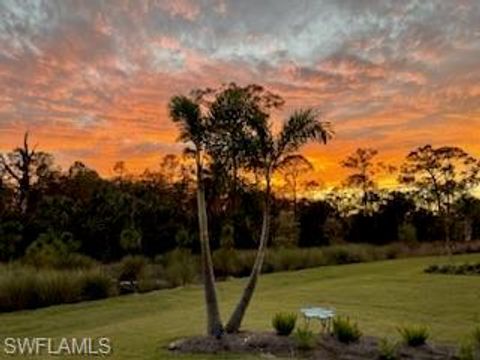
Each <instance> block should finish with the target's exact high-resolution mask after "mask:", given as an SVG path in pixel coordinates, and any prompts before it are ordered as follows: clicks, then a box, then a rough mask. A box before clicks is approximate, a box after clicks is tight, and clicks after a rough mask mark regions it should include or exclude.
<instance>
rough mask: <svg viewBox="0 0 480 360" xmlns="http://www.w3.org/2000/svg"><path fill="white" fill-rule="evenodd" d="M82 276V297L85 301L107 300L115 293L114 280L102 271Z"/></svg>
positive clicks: (85, 273) (84, 273) (86, 273)
mask: <svg viewBox="0 0 480 360" xmlns="http://www.w3.org/2000/svg"><path fill="white" fill-rule="evenodd" d="M80 276H81V296H82V299H84V300H97V299H104V298H107V297H109V296H111V295H113V294H114V293H115V286H114V282H113V281H112V279H111V278H110V277H109V276H107V275H106V274H105V273H103V272H101V271H88V272H83V273H81V274H80Z"/></svg>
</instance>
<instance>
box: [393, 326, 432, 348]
mask: <svg viewBox="0 0 480 360" xmlns="http://www.w3.org/2000/svg"><path fill="white" fill-rule="evenodd" d="M398 332H399V333H400V335H401V336H402V339H403V341H404V342H405V344H407V345H408V346H413V347H415V346H420V345H423V344H425V342H426V341H427V339H428V337H429V335H430V334H429V331H428V328H427V327H426V326H410V327H403V328H400V329H398Z"/></svg>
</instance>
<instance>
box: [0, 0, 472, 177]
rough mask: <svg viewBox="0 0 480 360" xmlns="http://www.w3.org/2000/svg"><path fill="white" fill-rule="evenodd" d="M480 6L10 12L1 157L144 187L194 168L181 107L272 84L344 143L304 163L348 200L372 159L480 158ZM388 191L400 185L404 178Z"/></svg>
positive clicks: (7, 7) (160, 5)
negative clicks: (31, 147) (182, 137)
mask: <svg viewBox="0 0 480 360" xmlns="http://www.w3.org/2000/svg"><path fill="white" fill-rule="evenodd" d="M479 68H480V4H479V3H478V2H476V1H474V0H471V1H467V0H462V1H457V2H436V1H433V0H430V1H429V0H426V1H422V2H417V1H406V2H402V3H401V4H400V2H395V1H377V0H365V1H355V0H347V1H344V2H341V5H340V2H336V1H333V0H323V1H299V2H298V3H295V6H292V2H289V1H281V0H279V1H262V2H257V1H255V2H254V1H226V0H225V1H224V0H210V1H208V0H205V1H201V2H199V1H190V0H181V1H175V2H174V1H143V2H130V1H105V2H99V1H98V2H93V1H92V2H79V1H45V2H39V1H26V2H22V3H20V2H15V1H2V2H1V3H0V87H1V89H2V91H1V93H0V152H6V151H10V150H11V149H12V148H14V147H16V146H18V145H19V144H20V143H21V141H22V136H23V133H24V132H25V131H26V130H28V131H30V133H31V141H32V143H38V144H39V148H40V149H42V150H44V151H47V152H50V153H52V154H53V155H54V156H55V158H56V160H57V163H58V164H60V165H61V166H62V167H63V168H66V167H68V166H69V165H70V164H71V163H72V162H73V161H74V160H80V161H83V162H85V163H86V164H87V165H88V166H90V167H92V168H95V169H96V170H97V171H99V172H100V173H101V174H102V175H104V176H110V175H112V174H113V171H112V168H113V165H114V163H115V162H117V161H119V160H123V161H125V162H126V166H127V169H128V170H130V171H131V172H133V173H139V172H141V171H143V170H144V169H145V168H156V167H157V166H158V163H159V162H160V159H161V157H162V156H163V155H165V154H167V153H177V154H178V153H180V151H181V149H182V148H183V145H182V144H180V143H177V142H176V130H175V126H174V124H173V123H172V122H171V121H170V120H169V119H168V116H167V109H166V104H167V102H168V99H169V98H170V97H171V96H173V95H175V94H181V93H183V94H185V93H188V92H189V91H190V90H191V89H194V88H203V87H207V86H208V87H216V86H219V85H221V84H222V83H227V82H230V81H235V82H237V83H239V84H248V83H259V84H260V85H263V86H265V87H267V88H268V89H269V90H271V91H274V92H277V93H278V94H280V95H281V96H283V97H284V99H285V100H286V106H285V109H284V112H282V113H280V114H276V116H277V117H278V118H279V119H280V118H282V117H285V116H287V115H288V114H289V113H290V112H291V111H292V109H294V108H297V107H303V106H313V107H316V108H318V109H319V110H320V111H321V112H322V113H323V114H324V118H325V119H326V120H328V121H331V122H332V124H333V126H334V130H335V133H336V136H335V138H334V139H333V141H332V142H331V143H330V144H328V145H327V146H323V145H318V144H310V145H308V146H306V147H305V148H304V149H303V151H302V152H303V154H304V155H305V156H307V157H308V158H309V159H310V161H312V163H313V164H314V166H315V169H316V170H315V172H314V173H313V174H311V175H309V178H312V179H322V180H323V181H324V182H326V183H327V184H328V186H333V185H336V184H338V183H339V182H340V181H341V180H342V179H343V178H344V176H345V175H346V171H345V170H343V169H342V168H341V166H340V165H339V161H340V160H341V159H343V158H345V156H347V155H348V154H349V153H351V152H352V151H354V150H355V149H356V148H358V147H374V148H376V149H378V150H379V156H378V159H379V160H381V161H383V162H386V163H389V164H393V165H399V164H400V163H401V161H402V160H403V158H404V157H405V155H406V154H407V153H408V152H409V151H410V150H412V149H413V148H416V147H418V146H421V145H424V144H427V143H430V144H432V145H434V146H440V145H452V146H460V147H462V148H463V149H465V150H466V151H467V152H469V153H470V154H472V155H474V156H476V157H480V142H479V141H478V137H479V135H480V131H479V129H480V85H479V84H480V72H479V71H478V69H479ZM382 184H394V182H392V181H390V180H389V178H384V179H382Z"/></svg>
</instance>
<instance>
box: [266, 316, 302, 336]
mask: <svg viewBox="0 0 480 360" xmlns="http://www.w3.org/2000/svg"><path fill="white" fill-rule="evenodd" d="M296 322H297V314H295V313H285V312H279V313H276V314H275V316H274V317H273V319H272V326H273V328H274V329H275V331H276V332H277V335H280V336H288V335H290V334H291V333H292V331H293V329H294V328H295V323H296Z"/></svg>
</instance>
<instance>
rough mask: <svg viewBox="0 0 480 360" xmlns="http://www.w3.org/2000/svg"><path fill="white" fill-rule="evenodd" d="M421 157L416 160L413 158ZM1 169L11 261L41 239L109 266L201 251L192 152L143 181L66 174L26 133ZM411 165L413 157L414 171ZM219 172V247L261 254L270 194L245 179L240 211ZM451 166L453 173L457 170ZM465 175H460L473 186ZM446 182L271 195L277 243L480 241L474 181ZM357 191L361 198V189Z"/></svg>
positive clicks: (214, 221)
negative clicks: (316, 195) (134, 257)
mask: <svg viewBox="0 0 480 360" xmlns="http://www.w3.org/2000/svg"><path fill="white" fill-rule="evenodd" d="M421 149H427V151H431V149H432V148H431V147H427V148H425V147H424V148H421ZM418 151H422V150H417V152H418ZM423 151H425V150H423ZM456 151H457V150H456ZM360 152H363V150H360ZM370 153H372V154H373V152H370ZM375 153H376V152H375ZM412 154H417V153H415V152H412ZM412 156H416V155H411V154H410V155H409V158H411V157H412ZM347 160H348V159H347ZM347 160H346V161H347ZM350 160H351V159H350ZM470 161H471V159H470V160H468V162H470ZM351 162H352V161H350V163H351ZM1 164H2V165H1V166H0V168H1V174H2V176H1V178H0V179H1V182H0V199H1V201H0V258H1V260H2V261H6V260H9V259H15V258H19V257H21V256H23V255H24V254H25V252H26V251H27V249H28V248H29V246H32V244H33V243H34V242H35V241H39V239H41V240H42V241H46V242H54V241H61V242H64V243H66V244H68V246H71V247H72V249H75V250H76V251H78V252H81V253H84V254H86V255H89V256H91V257H94V258H96V259H100V260H103V261H111V260H116V259H119V258H121V257H122V256H124V255H125V254H127V253H139V254H144V255H146V256H150V257H154V256H155V255H157V254H162V253H165V252H168V251H170V250H172V249H174V248H176V247H182V248H188V249H191V250H192V251H194V252H198V251H199V241H198V235H197V233H198V231H197V227H198V220H197V213H196V199H195V183H194V181H193V174H194V168H193V162H192V159H191V157H190V156H189V155H188V154H187V155H183V156H182V155H166V156H165V157H163V159H162V161H161V162H160V166H159V169H158V170H157V171H151V170H146V171H145V172H144V173H143V174H141V175H137V176H132V175H130V174H129V173H128V171H127V169H126V166H125V163H123V162H119V163H117V164H116V165H115V167H114V170H115V173H116V176H114V177H113V178H109V179H106V178H102V177H101V176H100V175H99V174H98V173H97V172H96V171H95V170H93V169H90V168H88V167H87V166H85V165H84V164H83V163H81V162H75V163H74V164H72V165H71V166H70V167H69V168H68V169H67V170H64V171H62V170H61V169H60V168H59V167H58V166H56V165H55V162H54V159H53V156H52V155H50V154H47V153H44V152H40V151H38V152H37V151H36V150H32V149H30V148H29V145H28V137H27V135H26V136H25V139H24V144H23V146H22V147H21V148H18V149H15V150H14V151H12V152H10V153H8V154H5V155H3V156H2V160H1ZM408 164H409V161H408V160H407V161H406V163H405V166H407V165H408ZM472 164H477V163H473V162H472ZM215 165H216V164H210V166H209V167H207V169H206V170H205V190H206V197H207V204H208V215H209V225H210V233H211V245H212V247H213V248H214V249H215V248H219V247H221V246H233V247H235V248H239V249H252V248H256V247H257V246H258V241H259V239H258V228H260V227H261V221H262V215H261V214H262V194H261V191H260V189H259V187H258V186H257V184H256V183H255V180H254V179H250V180H247V179H245V178H237V179H235V180H233V179H229V180H228V181H235V182H236V183H235V204H233V205H232V204H231V203H230V198H229V197H228V196H226V192H227V191H228V189H226V185H225V181H226V179H225V176H226V174H225V173H224V172H221V173H219V170H218V169H215ZM477 165H478V164H477ZM450 166H451V165H450ZM450 166H447V169H446V170H444V171H447V170H448V171H451V167H450ZM369 167H370V165H369V166H367V168H369ZM434 167H435V168H437V170H438V169H440V167H438V166H434ZM421 171H422V170H421V169H418V168H415V169H414V171H412V172H408V171H407V170H405V169H401V172H400V176H404V177H405V176H417V177H418V176H420V173H421ZM429 171H433V170H429ZM438 171H439V173H440V170H438ZM462 171H464V170H462ZM469 171H470V176H473V175H475V177H476V176H477V174H476V173H475V172H476V171H477V170H474V168H473V167H472V169H470V170H469ZM409 174H410V175H409ZM428 174H429V173H428V172H427V175H428ZM466 174H467V172H465V173H462V174H456V176H457V177H461V178H462V181H463V182H466V181H467V179H466V178H465V176H466ZM428 176H430V175H428ZM440 178H441V177H440V176H439V179H438V180H437V179H436V182H437V183H436V185H432V190H434V188H435V186H437V190H438V191H440V187H442V186H443V187H444V188H445V189H444V191H443V192H441V193H440V194H435V193H430V192H429V191H428V187H429V183H428V182H427V180H426V179H424V180H423V181H424V182H421V184H418V186H419V188H418V189H417V190H416V189H414V188H412V189H409V190H408V191H407V190H405V191H398V190H394V191H387V190H384V189H378V188H377V186H376V181H375V180H374V176H373V175H372V176H367V175H358V176H356V179H355V180H352V177H351V176H350V177H348V178H347V180H346V183H347V184H346V185H348V187H345V188H337V189H333V190H332V191H330V192H326V193H325V196H323V197H322V198H321V199H319V200H313V199H309V198H300V199H297V196H298V195H295V199H292V197H290V196H289V194H288V193H287V192H282V191H278V192H277V193H276V194H275V195H274V196H273V197H272V223H273V226H272V231H271V234H270V236H269V243H270V244H271V245H272V246H301V247H309V246H324V245H329V244H336V243H342V242H363V243H372V244H386V243H390V242H394V241H404V242H410V243H414V242H429V241H438V240H442V239H444V238H445V236H446V232H447V231H448V236H449V241H451V242H456V241H469V240H471V239H479V238H480V200H479V199H478V198H476V197H474V196H472V195H471V194H470V192H469V191H468V190H469V189H470V187H469V186H467V185H468V184H463V185H460V184H455V185H454V184H452V183H451V182H452V181H453V179H454V177H453V176H450V175H449V176H448V177H447V179H448V180H447V181H445V182H443V180H441V179H440ZM27 179H28V180H27ZM430 179H431V178H430ZM407 181H408V182H409V183H411V182H412V181H414V180H413V179H411V178H409V179H408V180H407ZM363 182H364V183H365V184H364V183H363ZM473 183H474V181H473V179H472V185H473ZM355 184H358V187H359V189H360V191H359V192H356V191H354V190H352V189H353V188H355V187H356V186H357V185H355ZM432 184H433V181H432ZM305 188H308V186H307V185H305V186H303V189H305ZM281 190H283V189H281ZM296 191H299V190H296ZM456 192H458V193H456ZM233 206H234V210H233V209H232V207H233ZM439 206H440V207H439ZM439 209H440V211H439ZM447 211H448V215H447V216H448V218H447V219H446V220H445V219H444V218H443V216H444V215H446V214H447ZM445 222H447V227H446V226H445Z"/></svg>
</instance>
